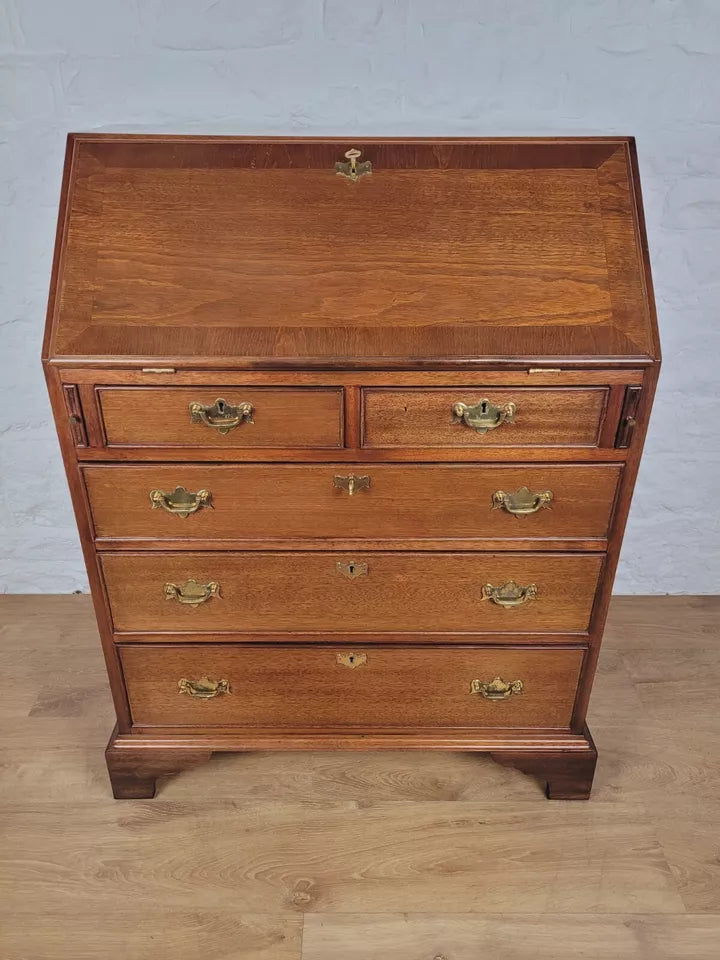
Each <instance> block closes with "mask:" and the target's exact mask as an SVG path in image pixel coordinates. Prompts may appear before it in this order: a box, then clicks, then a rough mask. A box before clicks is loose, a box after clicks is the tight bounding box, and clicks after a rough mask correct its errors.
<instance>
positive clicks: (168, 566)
mask: <svg viewBox="0 0 720 960" xmlns="http://www.w3.org/2000/svg"><path fill="white" fill-rule="evenodd" d="M601 566H602V557H601V556H598V555H593V554H574V555H567V554H526V553H506V554H477V553H409V552H408V553H376V552H365V551H364V552H362V553H357V554H351V555H347V554H341V553H330V552H315V553H306V552H293V553H261V552H254V553H253V552H250V553H240V552H237V553H223V552H214V553H213V552H206V553H144V554H138V553H136V554H105V555H103V556H102V567H103V571H104V575H105V583H106V587H107V593H108V597H109V601H110V607H111V611H112V616H113V622H114V625H115V629H116V630H117V631H119V632H123V631H137V632H143V633H145V632H148V633H153V632H157V631H185V632H196V631H206V632H218V631H225V632H232V631H241V632H245V631H252V632H253V633H263V632H268V633H270V632H278V631H291V632H302V631H309V632H312V631H318V632H330V633H334V632H343V633H348V632H351V633H361V632H393V631H397V632H405V631H409V632H416V631H429V632H433V631H435V632H440V633H443V632H457V631H464V632H475V631H478V632H484V631H490V632H517V633H525V632H527V633H535V632H542V631H553V632H578V631H585V630H586V629H587V627H588V624H589V620H590V614H591V611H592V605H593V598H594V596H595V589H596V586H597V582H598V578H599V574H600V569H601ZM513 582H514V583H515V584H516V585H517V586H518V588H522V591H524V593H522V592H521V595H520V596H518V595H517V592H516V591H515V590H514V588H513V586H512V583H513ZM491 588H493V589H491ZM533 594H534V596H533ZM493 596H494V597H495V599H493V598H492V597H493ZM496 600H497V601H499V602H496ZM504 604H508V605H507V606H506V605H504Z"/></svg>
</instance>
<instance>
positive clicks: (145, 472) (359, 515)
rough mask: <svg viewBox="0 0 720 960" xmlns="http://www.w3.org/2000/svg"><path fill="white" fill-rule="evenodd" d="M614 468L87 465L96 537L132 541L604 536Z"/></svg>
mask: <svg viewBox="0 0 720 960" xmlns="http://www.w3.org/2000/svg"><path fill="white" fill-rule="evenodd" d="M620 470H621V468H620V467H619V466H617V465H615V464H584V465H582V464H577V465H572V466H565V465H542V464H541V465H538V464H517V465H513V466H495V465H487V464H474V465H472V464H470V465H465V464H463V465H456V464H437V465H430V464H373V463H369V464H368V463H365V464H363V463H338V464H332V463H331V464H323V465H321V466H319V465H312V464H295V465H292V464H232V465H227V466H216V465H211V464H203V465H191V464H177V465H172V466H168V465H167V464H152V465H151V464H143V465H142V466H136V465H124V464H103V465H92V466H85V467H84V468H83V474H84V476H85V484H86V488H87V492H88V497H89V499H90V505H91V509H92V515H93V521H94V525H95V533H96V536H97V537H98V538H100V539H105V540H118V541H120V540H122V541H128V540H131V541H135V542H136V543H137V545H138V546H142V545H143V541H144V540H146V541H148V542H149V543H150V545H151V546H152V545H153V544H154V542H155V541H170V542H172V541H174V540H204V541H205V540H212V541H226V542H227V541H234V540H240V541H243V542H248V541H258V542H260V541H268V540H274V541H284V542H285V541H293V540H305V541H309V540H313V539H324V540H328V539H335V540H384V541H402V540H440V539H447V540H457V539H461V540H463V541H468V540H472V541H482V540H483V539H493V540H503V541H514V540H522V539H523V538H526V539H532V540H542V539H543V538H545V539H546V540H547V545H548V546H551V545H552V544H553V543H555V542H557V541H558V540H561V541H562V540H563V539H564V540H572V539H597V540H598V542H599V544H600V546H602V545H603V544H604V538H605V537H607V532H608V525H609V522H610V517H611V514H612V508H613V503H614V500H615V491H616V488H617V482H618V478H619V476H620Z"/></svg>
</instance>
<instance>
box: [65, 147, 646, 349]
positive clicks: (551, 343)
mask: <svg viewBox="0 0 720 960" xmlns="http://www.w3.org/2000/svg"><path fill="white" fill-rule="evenodd" d="M349 146H355V147H357V148H358V149H360V150H361V151H362V152H363V156H364V158H365V159H368V160H371V162H372V163H373V172H372V174H371V175H370V176H366V177H362V178H361V179H360V180H359V181H358V182H357V183H351V182H350V181H349V180H348V179H347V178H345V177H340V176H338V175H337V173H336V171H335V163H336V162H337V161H338V160H340V161H342V160H343V157H344V155H345V152H346V151H347V149H348V147H349ZM67 163H68V171H69V172H68V181H67V182H66V191H65V193H66V199H67V204H66V208H65V210H64V216H63V218H62V233H61V239H63V241H64V256H63V258H62V259H61V260H60V262H59V264H58V269H63V273H64V276H63V284H62V286H61V288H60V289H59V292H58V295H57V297H56V298H55V297H54V298H53V305H52V306H53V313H54V315H55V318H56V320H55V324H54V330H53V332H52V335H51V336H50V337H49V341H48V343H47V344H46V348H47V351H48V352H50V353H52V354H53V355H55V356H71V357H72V356H86V357H87V356H113V355H124V356H135V357H143V356H147V357H150V358H152V357H165V358H168V357H185V358H190V357H192V358H193V359H195V358H202V359H203V360H206V359H211V358H214V357H225V358H227V357H232V358H233V359H235V360H236V362H237V363H243V362H245V363H247V364H253V363H256V362H257V361H258V360H260V359H264V360H266V361H267V360H275V361H277V362H281V363H285V364H287V365H297V366H306V367H307V366H309V365H310V366H311V365H313V364H314V363H322V362H325V363H327V362H332V361H333V360H334V359H336V358H344V360H345V361H346V362H348V363H350V364H352V363H354V362H370V363H373V362H379V363H382V362H383V361H391V362H394V363H398V362H399V363H402V364H408V363H412V362H414V361H417V360H420V359H422V358H433V359H435V360H436V361H438V362H443V361H450V362H453V361H454V362H462V363H467V362H468V360H471V358H481V357H496V358H498V359H502V358H508V357H517V356H546V357H554V356H562V355H571V356H575V357H592V356H597V355H604V356H608V357H615V356H620V357H631V356H635V357H644V358H649V357H650V356H651V355H653V354H654V352H655V343H654V337H653V330H652V320H651V317H650V313H649V308H648V304H647V302H646V299H645V297H644V290H643V275H644V267H645V255H644V254H645V252H644V249H643V247H642V245H641V241H640V220H639V218H640V213H639V211H638V209H637V207H636V203H635V195H634V192H633V178H634V154H633V144H632V141H631V140H630V139H629V138H626V137H614V138H605V139H602V140H593V139H592V138H578V139H575V140H573V139H572V138H568V139H556V140H554V141H552V140H545V141H542V140H538V139H528V140H522V139H518V140H513V141H502V140H500V141H492V140H488V141H483V140H464V141H463V140H447V141H443V140H437V139H436V140H434V141H427V140H412V139H410V140H406V141H401V140H397V139H396V140H392V139H389V140H386V141H378V140H372V139H367V138H365V139H364V140H362V141H360V142H357V141H354V142H352V143H351V142H349V141H338V140H337V139H328V140H319V139H318V140H314V141H308V140H305V141H303V140H301V139H300V140H291V141H289V142H288V141H287V140H269V139H267V138H265V139H261V140H256V141H253V140H243V138H226V139H224V140H223V139H218V140H214V141H211V140H208V139H207V138H202V137H201V138H192V137H186V138H183V139H181V140H179V139H174V140H173V139H170V140H168V139H167V138H164V139H163V138H162V137H160V138H154V137H144V138H138V137H135V138H132V137H120V136H113V135H110V136H102V135H74V136H72V137H71V138H70V140H69V145H68V161H67ZM179 196H182V197H184V198H185V201H186V202H183V203H178V202H177V198H178V197H179Z"/></svg>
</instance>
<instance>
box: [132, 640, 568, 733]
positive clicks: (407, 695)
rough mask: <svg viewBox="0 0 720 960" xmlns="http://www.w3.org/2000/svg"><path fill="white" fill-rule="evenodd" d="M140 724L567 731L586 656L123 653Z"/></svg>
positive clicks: (539, 651) (255, 650) (139, 649)
mask: <svg viewBox="0 0 720 960" xmlns="http://www.w3.org/2000/svg"><path fill="white" fill-rule="evenodd" d="M120 652H121V658H122V665H123V672H124V675H125V682H126V686H127V692H128V697H129V700H130V709H131V712H132V719H133V723H134V724H135V725H137V726H153V725H154V726H168V727H217V726H223V727H233V726H236V727H244V728H247V727H255V728H280V729H282V728H285V729H302V728H305V729H310V728H325V729H332V728H335V729H338V728H346V729H352V728H355V729H357V728H361V729H367V730H372V729H381V728H395V729H402V728H405V729H407V728H423V727H425V728H428V727H445V728H455V729H458V728H484V727H490V728H498V727H505V728H512V727H522V728H533V727H538V728H543V729H548V728H551V729H563V730H565V729H567V728H568V727H569V726H570V721H571V717H572V711H573V704H574V702H575V693H576V690H577V684H578V680H579V677H580V670H581V667H582V662H583V650H582V649H581V648H577V647H574V648H557V647H556V648H552V649H548V648H537V647H534V648H531V649H523V650H519V649H517V648H513V649H509V648H503V647H457V646H443V647H435V648H433V647H416V646H403V647H392V646H384V647H379V646H378V647H375V646H373V647H369V646H366V647H358V646H352V647H351V646H348V645H342V646H322V647H321V646H303V647H298V646H291V645H273V646H252V647H250V646H247V647H242V648H240V647H237V646H232V645H229V644H228V645H225V646H223V645H222V644H207V645H204V646H195V645H189V644H188V645H182V646H168V645H164V646H156V645H153V646H139V645H123V646H121V647H120Z"/></svg>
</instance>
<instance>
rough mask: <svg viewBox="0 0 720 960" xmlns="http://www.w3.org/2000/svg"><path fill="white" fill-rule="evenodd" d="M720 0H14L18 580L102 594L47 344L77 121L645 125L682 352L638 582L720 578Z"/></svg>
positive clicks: (5, 569)
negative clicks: (61, 432)
mask: <svg viewBox="0 0 720 960" xmlns="http://www.w3.org/2000/svg"><path fill="white" fill-rule="evenodd" d="M719 104H720V2H719V0H655V2H653V0H543V2H539V0H505V2H503V0H477V2H471V0H442V2H439V0H384V2H383V0H214V2H211V0H205V2H191V0H124V2H118V0H62V2H59V0H0V209H1V210H2V215H3V216H2V229H1V232H0V307H1V309H0V591H6V592H11V591H12V592H56V591H57V592H62V591H71V590H74V589H79V588H82V589H85V588H86V579H85V572H84V569H83V565H82V559H81V555H80V550H79V546H78V540H77V535H76V533H75V529H74V523H73V518H72V513H71V509H70V504H69V498H68V493H67V489H66V486H65V480H64V475H63V471H62V466H61V462H60V457H59V454H58V448H57V444H56V441H55V438H54V433H53V427H52V425H51V418H50V409H49V405H48V401H47V399H46V395H45V388H44V383H43V380H42V376H41V371H40V364H39V359H38V358H39V355H40V342H41V336H42V328H43V318H44V311H45V300H46V295H47V285H48V278H49V274H50V262H51V254H52V245H53V234H54V229H55V217H56V209H57V200H58V194H59V189H60V174H61V167H62V158H63V150H64V141H65V134H66V132H67V131H68V130H83V131H88V130H124V131H136V132H142V131H152V132H207V133H237V134H240V133H244V134H248V133H250V134H252V133H256V134H268V133H281V134H308V133H314V134H333V133H345V132H347V133H348V134H350V133H352V134H362V133H364V134H368V135H369V134H378V135H383V134H386V135H392V134H423V135H433V134H439V135H442V134H445V135H452V134H461V135H462V134H467V135H507V134H585V133H587V134H603V133H621V134H625V133H631V134H634V135H635V136H636V137H637V139H638V149H639V154H640V165H641V172H642V176H643V187H644V192H645V205H646V214H647V221H648V232H649V239H650V247H651V253H652V261H653V267H654V273H655V286H656V292H657V299H658V312H659V316H660V326H661V334H662V338H663V346H664V353H665V366H664V370H663V374H662V376H661V381H660V389H659V394H658V397H657V400H656V406H655V414H654V419H653V422H652V425H651V429H650V436H649V438H648V444H647V448H646V449H647V453H646V458H645V462H644V465H643V467H642V470H641V475H640V479H639V484H638V489H637V493H636V496H635V501H634V505H633V509H632V514H631V519H630V525H629V530H628V534H627V539H626V543H625V547H624V550H623V556H622V561H621V565H620V572H619V577H618V581H617V590H618V592H622V593H665V592H669V593H685V592H690V593H703V592H706V593H707V592H720V542H719V541H720V509H719V507H718V504H719V503H720V500H719V499H718V494H717V483H718V475H719V474H720V431H719V428H718V419H719V414H720V405H719V404H718V401H717V383H718V378H717V368H718V362H719V360H720V356H719V355H720V329H719V318H718V310H717V308H718V302H719V300H720V296H719V294H720V272H719V269H718V267H719V264H720V149H719V147H720V142H719V134H720V107H719Z"/></svg>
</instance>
